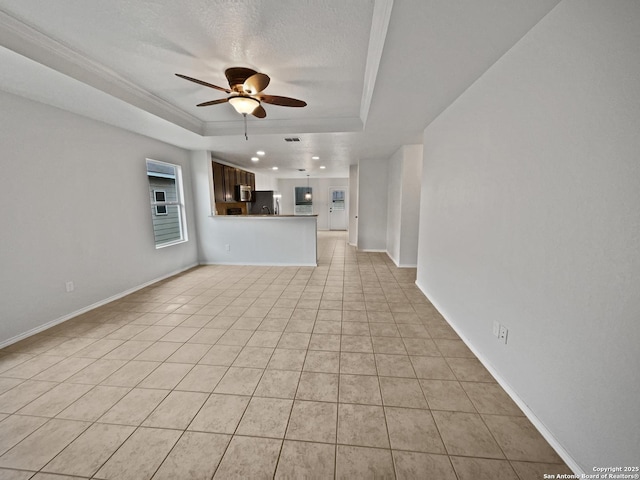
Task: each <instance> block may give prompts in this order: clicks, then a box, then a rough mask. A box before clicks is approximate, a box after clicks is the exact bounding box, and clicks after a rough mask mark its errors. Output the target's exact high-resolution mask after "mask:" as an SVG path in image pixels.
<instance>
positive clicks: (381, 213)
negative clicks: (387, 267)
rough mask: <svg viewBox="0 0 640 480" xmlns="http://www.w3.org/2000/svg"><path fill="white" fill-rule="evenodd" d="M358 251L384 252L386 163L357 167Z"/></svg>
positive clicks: (365, 163)
mask: <svg viewBox="0 0 640 480" xmlns="http://www.w3.org/2000/svg"><path fill="white" fill-rule="evenodd" d="M358 249H359V250H365V251H366V250H373V251H380V252H385V251H386V249H387V159H367V160H361V161H360V162H359V163H358Z"/></svg>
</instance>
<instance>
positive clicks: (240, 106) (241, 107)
mask: <svg viewBox="0 0 640 480" xmlns="http://www.w3.org/2000/svg"><path fill="white" fill-rule="evenodd" d="M228 101H229V103H230V104H231V106H232V107H233V108H235V110H236V112H238V113H241V114H243V115H247V114H249V113H253V111H254V110H255V109H256V108H258V106H260V102H259V101H258V100H256V99H255V98H253V97H245V96H244V95H238V96H235V97H230V98H229V100H228Z"/></svg>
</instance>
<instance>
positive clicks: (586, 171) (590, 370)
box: [418, 0, 640, 473]
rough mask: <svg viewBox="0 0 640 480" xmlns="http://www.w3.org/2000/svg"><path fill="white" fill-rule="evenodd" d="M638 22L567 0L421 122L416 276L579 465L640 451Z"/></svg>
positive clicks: (590, 1)
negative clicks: (495, 326) (502, 336)
mask: <svg viewBox="0 0 640 480" xmlns="http://www.w3.org/2000/svg"><path fill="white" fill-rule="evenodd" d="M638 32H640V2H637V1H634V0H626V1H625V0H619V1H616V2H602V1H599V0H565V1H563V2H562V3H561V4H559V6H558V7H556V9H554V10H553V11H552V12H551V13H550V14H549V15H548V16H547V17H545V18H544V19H543V20H542V21H541V22H540V23H539V24H538V25H537V26H536V27H534V28H533V29H532V30H531V31H530V32H529V33H528V34H527V35H526V36H525V37H524V38H523V39H522V40H521V41H520V42H519V43H518V44H517V45H516V46H515V47H514V48H512V49H511V50H510V51H509V52H508V53H507V54H506V55H505V56H504V57H503V58H502V59H501V60H500V61H499V62H497V64H496V65H494V66H493V67H492V68H491V69H490V70H489V71H488V72H487V73H486V74H485V75H484V76H483V77H481V78H480V79H479V80H478V81H477V82H476V83H475V84H474V85H473V86H472V87H471V88H469V89H468V90H467V91H466V92H465V93H464V94H463V95H462V96H461V97H460V98H459V99H458V100H457V101H456V102H455V103H454V104H453V105H452V106H451V107H450V108H449V109H448V110H447V111H445V112H444V113H443V114H442V115H440V117H439V118H438V119H437V120H436V121H435V122H433V123H432V124H431V125H430V126H429V127H428V128H427V129H426V131H425V134H424V162H425V163H424V172H423V186H422V202H421V214H420V249H419V257H418V284H419V286H420V288H421V289H422V290H423V291H424V292H425V293H426V294H427V296H428V297H429V298H430V299H431V300H432V301H433V302H434V304H435V305H436V306H437V307H438V308H439V309H440V311H441V312H442V313H443V314H444V316H445V317H446V318H447V319H448V320H449V321H450V322H451V323H452V324H453V325H454V326H455V328H456V329H458V331H459V332H460V333H461V334H462V336H463V337H464V338H465V339H466V340H467V341H468V342H469V344H470V345H471V346H472V347H473V349H474V350H475V351H476V352H478V353H479V355H480V357H481V358H483V359H484V361H485V362H487V364H488V365H489V366H490V367H491V368H493V370H494V371H495V372H496V373H497V374H498V375H499V377H500V378H501V379H502V380H503V381H504V382H505V384H506V385H507V386H508V388H510V389H512V391H513V392H515V394H516V395H517V397H518V398H519V399H520V401H521V405H522V404H525V406H526V407H527V408H528V409H529V411H530V412H532V413H533V415H535V417H536V418H537V421H538V422H539V425H541V426H542V427H543V428H544V429H546V430H547V432H549V433H550V434H551V435H552V436H553V439H552V440H554V441H557V442H558V443H559V445H560V446H561V448H562V449H564V452H565V453H566V454H568V455H569V456H570V457H571V458H570V459H569V462H570V463H571V464H572V466H573V467H574V468H575V467H576V465H577V466H578V467H579V468H580V469H582V470H583V471H584V472H587V473H593V470H592V468H593V467H596V466H600V467H603V466H625V465H627V466H632V465H637V463H638V458H639V457H638V446H639V445H640V423H639V419H640V402H639V401H638V398H639V397H640V369H639V368H638V365H640V349H639V348H638V345H640V322H639V321H638V319H639V318H640V295H638V292H639V291H640V241H639V239H640V208H639V205H640V162H639V161H638V160H639V158H638V152H640V135H638V125H640V103H639V102H638V99H639V98H640V81H639V80H638V79H639V78H640V62H639V61H638V59H639V58H640V41H639V37H638ZM494 320H497V321H499V322H501V323H503V324H504V325H505V326H506V327H508V329H509V337H508V339H509V340H508V344H507V345H501V344H500V343H498V341H497V339H496V338H495V337H493V336H492V334H491V328H492V322H493V321H494Z"/></svg>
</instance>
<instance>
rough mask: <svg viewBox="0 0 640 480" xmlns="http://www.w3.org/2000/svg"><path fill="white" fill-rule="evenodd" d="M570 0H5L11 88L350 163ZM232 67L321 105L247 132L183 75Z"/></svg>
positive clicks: (221, 80) (215, 76)
mask: <svg viewBox="0 0 640 480" xmlns="http://www.w3.org/2000/svg"><path fill="white" fill-rule="evenodd" d="M558 1H559V0H540V1H537V2H530V1H527V0H484V1H483V2H477V1H476V0H457V1H455V2H452V1H450V0H396V1H395V2H393V1H392V0H349V1H344V0H259V1H258V0H183V1H180V2H176V1H175V0H173V1H170V0H128V1H126V0H110V1H108V2H95V1H86V0H82V1H81V0H56V1H54V2H52V1H50V0H29V1H24V0H0V44H2V45H3V46H5V47H6V50H5V49H2V50H0V62H2V63H3V65H4V66H5V68H3V69H2V70H3V71H0V89H3V90H6V91H9V92H11V93H16V94H19V95H24V96H26V97H29V98H33V99H36V100H38V101H42V102H45V103H49V104H52V105H54V106H57V107H60V108H64V109H67V110H70V111H74V112H76V113H79V114H81V115H86V116H88V117H91V118H96V119H98V120H101V121H104V122H107V123H111V124H114V125H117V126H121V127H122V128H126V129H129V130H132V131H136V132H138V133H142V134H144V135H149V136H152V137H155V138H160V139H161V140H163V141H167V142H169V143H173V144H176V145H179V146H181V147H185V148H192V149H208V150H211V151H213V152H214V154H216V155H217V156H218V157H220V158H222V159H223V160H227V161H230V162H233V163H237V164H240V165H243V166H246V167H249V168H252V169H254V170H260V169H262V168H264V169H265V171H266V169H269V168H270V167H271V166H279V167H280V170H279V171H278V175H279V176H296V175H300V174H299V172H298V171H297V169H298V168H307V169H310V171H311V172H312V173H313V174H317V175H324V176H345V175H346V173H347V169H348V165H349V164H353V163H356V162H357V161H358V160H360V159H366V158H370V157H375V156H390V155H391V154H392V153H393V152H394V151H395V150H396V149H397V148H398V147H399V146H400V145H402V144H406V143H415V142H419V141H420V140H421V133H422V131H423V130H424V128H425V127H426V125H427V124H428V123H429V122H431V121H432V120H433V119H434V118H435V117H436V116H437V115H438V114H439V113H441V112H442V111H443V110H444V109H445V108H446V107H447V106H448V105H450V104H451V103H452V102H453V101H454V100H455V98H457V96H459V95H460V94H461V93H462V92H463V91H464V90H465V89H466V88H468V87H469V85H470V84H471V83H473V82H474V81H475V80H476V79H477V78H478V77H479V76H481V75H482V73H484V72H485V71H486V69H487V68H489V67H490V66H491V65H492V64H493V63H494V62H496V61H497V60H498V59H499V58H500V56H502V55H503V54H504V53H505V52H506V51H507V50H508V49H510V48H511V47H512V46H513V45H514V44H515V43H516V42H517V41H518V40H519V39H520V38H521V37H522V36H523V35H524V34H525V33H526V32H527V31H528V30H529V29H530V28H531V27H532V26H533V25H535V23H537V22H538V21H539V20H540V18H542V16H544V15H545V14H546V13H548V11H549V10H550V9H551V8H553V7H554V6H555V5H556V4H557V3H558ZM392 5H393V7H392ZM387 26H388V29H387ZM383 46H384V49H383ZM230 66H246V67H251V68H254V69H255V70H258V71H261V72H264V73H266V74H268V75H269V76H270V77H271V83H270V85H269V86H268V88H267V89H266V91H265V93H267V94H272V95H285V96H291V97H295V98H300V99H303V100H305V101H306V102H307V103H308V106H307V107H305V108H301V109H297V108H285V107H279V106H274V105H265V109H266V110H267V118H266V119H255V118H252V117H250V118H249V122H248V129H249V141H245V140H244V136H243V125H242V117H241V116H239V115H238V114H236V113H235V112H234V111H233V109H232V107H231V106H230V105H228V104H223V105H217V106H212V107H203V108H198V107H195V105H196V104H197V103H200V102H203V101H208V100H213V99H217V98H223V97H224V96H225V94H224V92H219V91H216V90H213V89H209V88H206V87H203V86H200V85H196V84H193V83H190V82H187V81H185V80H182V79H180V78H177V77H176V76H175V75H174V73H182V74H185V75H189V76H193V77H197V78H200V79H202V80H205V81H207V82H209V83H213V84H217V85H220V86H223V87H226V80H225V77H224V69H225V68H228V67H230ZM407 100H408V101H407ZM369 106H370V108H369ZM294 135H295V136H298V137H300V138H301V141H300V142H298V143H296V144H288V143H286V142H284V140H283V138H284V137H285V136H294ZM257 149H262V150H265V151H267V155H266V156H265V157H264V158H263V159H262V160H261V161H260V163H259V164H257V165H256V164H252V162H251V161H250V157H251V156H253V155H254V154H255V151H256V150H257ZM313 155H318V156H320V157H321V158H320V160H311V156H313ZM320 164H323V165H326V166H327V168H326V170H322V171H320V170H319V165H320Z"/></svg>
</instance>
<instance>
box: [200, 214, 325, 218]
mask: <svg viewBox="0 0 640 480" xmlns="http://www.w3.org/2000/svg"><path fill="white" fill-rule="evenodd" d="M211 216H212V217H215V218H226V217H229V218H246V217H251V218H309V217H317V216H318V215H317V214H316V215H266V214H264V215H261V214H254V215H211Z"/></svg>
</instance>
